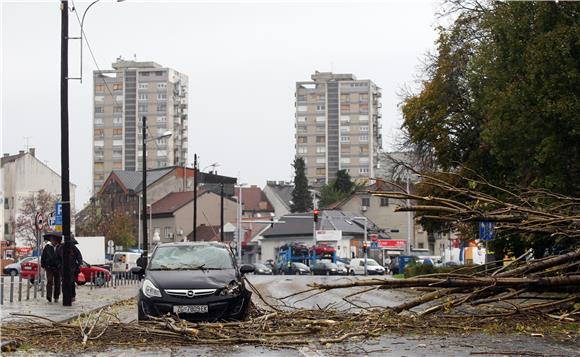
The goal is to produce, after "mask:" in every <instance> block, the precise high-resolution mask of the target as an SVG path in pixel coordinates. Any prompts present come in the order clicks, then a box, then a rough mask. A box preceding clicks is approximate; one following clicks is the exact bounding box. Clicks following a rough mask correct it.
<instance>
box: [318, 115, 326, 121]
mask: <svg viewBox="0 0 580 357" xmlns="http://www.w3.org/2000/svg"><path fill="white" fill-rule="evenodd" d="M316 122H317V123H325V122H326V117H323V116H317V117H316Z"/></svg>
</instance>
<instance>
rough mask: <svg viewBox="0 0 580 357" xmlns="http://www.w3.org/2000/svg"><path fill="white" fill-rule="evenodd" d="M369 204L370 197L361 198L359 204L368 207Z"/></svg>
mask: <svg viewBox="0 0 580 357" xmlns="http://www.w3.org/2000/svg"><path fill="white" fill-rule="evenodd" d="M370 205H371V199H370V197H363V198H361V206H365V207H370Z"/></svg>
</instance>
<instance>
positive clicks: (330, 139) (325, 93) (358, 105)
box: [295, 71, 382, 186]
mask: <svg viewBox="0 0 580 357" xmlns="http://www.w3.org/2000/svg"><path fill="white" fill-rule="evenodd" d="M311 78H312V81H309V82H297V83H296V93H295V96H296V124H295V126H296V156H297V157H303V158H304V160H305V161H306V177H307V178H308V182H309V183H310V184H312V185H315V186H318V185H322V184H325V183H327V182H330V181H332V180H334V179H335V178H336V173H337V171H338V170H343V169H344V170H346V171H347V172H348V173H349V174H350V176H351V177H352V178H353V179H355V180H357V179H364V178H369V177H373V176H374V171H375V168H376V167H377V164H378V154H379V150H380V149H381V148H382V135H381V133H380V129H381V125H380V124H379V122H380V118H381V114H380V108H381V104H380V97H381V91H380V88H379V87H378V86H377V85H376V84H374V83H373V82H372V81H370V80H357V79H356V77H355V76H354V75H352V74H337V73H331V72H318V71H316V73H315V74H313V75H312V76H311Z"/></svg>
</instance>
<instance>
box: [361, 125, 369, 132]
mask: <svg viewBox="0 0 580 357" xmlns="http://www.w3.org/2000/svg"><path fill="white" fill-rule="evenodd" d="M358 130H360V131H369V126H368V125H361V126H359V129H358Z"/></svg>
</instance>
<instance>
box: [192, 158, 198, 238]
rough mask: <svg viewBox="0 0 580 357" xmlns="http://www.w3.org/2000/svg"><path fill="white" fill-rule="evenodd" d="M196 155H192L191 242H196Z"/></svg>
mask: <svg viewBox="0 0 580 357" xmlns="http://www.w3.org/2000/svg"><path fill="white" fill-rule="evenodd" d="M197 171H198V170H197V154H193V237H192V239H193V241H194V242H195V241H196V240H197V236H196V234H197Z"/></svg>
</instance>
